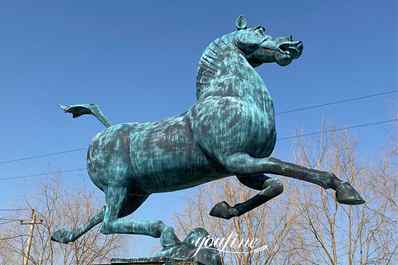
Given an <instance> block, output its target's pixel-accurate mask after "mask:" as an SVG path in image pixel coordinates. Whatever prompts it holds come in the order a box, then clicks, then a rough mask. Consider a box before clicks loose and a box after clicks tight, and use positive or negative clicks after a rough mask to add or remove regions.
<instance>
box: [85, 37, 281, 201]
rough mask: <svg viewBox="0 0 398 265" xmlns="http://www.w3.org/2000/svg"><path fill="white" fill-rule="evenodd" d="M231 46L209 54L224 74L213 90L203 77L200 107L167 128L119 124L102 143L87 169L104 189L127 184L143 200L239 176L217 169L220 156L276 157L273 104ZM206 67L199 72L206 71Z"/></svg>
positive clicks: (164, 124) (223, 41)
mask: <svg viewBox="0 0 398 265" xmlns="http://www.w3.org/2000/svg"><path fill="white" fill-rule="evenodd" d="M229 38H231V34H227V35H225V36H223V37H222V38H220V39H217V40H215V41H214V42H213V43H211V44H210V45H209V46H208V48H207V49H206V50H205V52H204V56H206V54H208V53H209V52H210V51H211V52H212V53H213V56H214V57H212V58H213V65H214V64H217V67H215V68H217V69H216V70H218V71H217V72H216V73H215V74H214V75H213V76H212V78H209V77H208V78H207V79H206V81H207V83H206V84H201V81H202V80H200V75H199V82H198V84H197V86H198V87H200V86H201V87H200V88H199V89H198V90H200V92H199V93H198V101H197V102H196V104H195V105H194V106H193V107H192V108H191V109H190V110H189V111H187V112H185V113H184V114H182V115H179V116H176V117H172V118H168V119H165V120H163V121H159V122H147V123H123V124H117V125H114V126H111V127H109V128H107V129H106V130H105V131H103V132H101V133H99V134H97V135H96V136H95V138H94V139H93V142H92V144H91V145H90V147H89V151H88V156H87V161H88V172H89V175H90V177H91V179H92V181H93V182H94V183H95V184H96V185H97V186H98V187H99V188H101V189H102V190H103V189H104V188H106V186H108V185H115V184H119V185H125V186H128V187H129V190H130V191H131V192H132V193H142V194H149V193H155V192H168V191H174V190H179V189H185V188H189V187H192V186H196V185H199V184H203V183H206V182H209V181H212V180H215V179H219V178H222V177H226V176H228V175H231V174H233V172H228V170H226V169H225V168H224V167H223V166H222V165H221V163H220V162H219V161H217V157H218V155H219V154H226V153H235V152H245V153H249V154H251V155H253V156H255V157H267V156H269V155H270V154H271V152H272V150H273V148H274V145H275V141H276V133H275V120H274V109H273V104H272V99H271V97H270V96H269V92H268V90H267V89H266V87H265V85H264V82H263V80H262V79H261V77H260V76H259V75H258V74H257V72H256V71H255V70H254V68H253V67H252V66H251V65H250V64H249V63H247V61H246V59H245V58H244V57H243V56H242V55H241V52H240V51H239V50H238V49H236V48H235V47H233V46H231V45H228V44H227V43H230V42H228V41H227V39H229ZM204 60H205V59H204V58H203V57H202V60H201V62H200V63H199V69H198V72H201V71H202V70H203V67H206V66H203V61H204ZM229 65H237V67H233V68H231V67H228V66H229ZM224 68H225V70H223V69H224ZM202 82H203V81H202ZM221 88H225V89H221Z"/></svg>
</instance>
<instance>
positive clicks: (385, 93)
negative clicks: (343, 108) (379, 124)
mask: <svg viewBox="0 0 398 265" xmlns="http://www.w3.org/2000/svg"><path fill="white" fill-rule="evenodd" d="M395 93H398V90H396V89H395V90H390V91H384V92H380V93H375V94H370V95H365V96H360V97H353V98H345V99H341V100H336V101H331V102H327V103H322V104H315V105H309V106H304V107H298V108H293V109H290V110H285V111H281V112H278V113H276V115H284V114H288V113H292V112H300V111H307V110H312V109H319V108H323V107H327V106H332V105H338V104H343V103H349V102H355V101H360V100H364V99H368V98H374V97H379V96H386V95H391V94H395Z"/></svg>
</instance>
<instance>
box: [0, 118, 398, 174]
mask: <svg viewBox="0 0 398 265" xmlns="http://www.w3.org/2000/svg"><path fill="white" fill-rule="evenodd" d="M393 122H398V118H397V119H390V120H383V121H375V122H367V123H360V124H355V125H351V126H347V127H341V128H335V129H329V130H324V131H314V132H309V133H304V134H299V135H292V136H285V137H280V138H279V139H278V141H286V140H291V139H296V138H301V137H308V136H315V135H320V134H322V133H331V132H339V131H344V130H350V129H355V128H364V127H371V126H378V125H383V124H390V123H393ZM84 170H86V169H85V168H75V169H68V170H61V171H57V172H55V173H70V172H81V171H84ZM49 174H50V172H47V173H40V174H32V175H25V176H17V177H8V178H0V181H1V180H14V179H22V178H31V177H37V176H46V175H49Z"/></svg>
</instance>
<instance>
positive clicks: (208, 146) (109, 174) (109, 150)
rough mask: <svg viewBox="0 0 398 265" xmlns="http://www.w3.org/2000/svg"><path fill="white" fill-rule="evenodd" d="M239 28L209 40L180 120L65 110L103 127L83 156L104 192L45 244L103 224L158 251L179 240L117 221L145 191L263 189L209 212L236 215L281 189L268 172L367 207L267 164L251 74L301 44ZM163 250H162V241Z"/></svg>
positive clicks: (261, 93)
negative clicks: (87, 216) (232, 184)
mask: <svg viewBox="0 0 398 265" xmlns="http://www.w3.org/2000/svg"><path fill="white" fill-rule="evenodd" d="M236 28H237V30H236V31H234V32H232V33H229V34H226V35H224V36H222V37H221V38H218V39H216V40H215V41H213V42H211V43H210V44H209V46H208V47H207V48H206V50H205V52H204V53H203V55H202V57H201V59H200V62H199V67H198V75H197V80H196V97H197V101H196V102H195V104H194V105H193V106H192V107H191V108H190V109H189V110H188V111H187V112H185V113H183V114H181V115H179V116H175V117H172V118H169V119H165V120H162V121H159V122H147V123H122V124H117V125H113V126H112V125H111V124H110V122H109V121H108V119H107V118H106V117H105V116H104V115H103V114H102V112H101V111H100V109H99V108H98V106H96V105H95V104H79V105H72V106H62V108H63V109H64V111H65V112H70V113H72V114H73V117H79V116H81V115H84V114H92V115H94V116H96V117H97V118H98V119H99V120H100V121H101V122H102V123H103V124H104V125H105V126H106V127H108V128H107V129H105V130H104V131H102V132H101V133H99V134H97V135H96V136H95V137H94V139H93V141H92V143H91V145H90V147H89V150H88V154H87V164H88V166H87V168H88V173H89V175H90V177H91V180H92V181H93V183H94V184H95V185H96V186H98V187H99V188H100V189H101V190H102V191H103V192H104V193H105V199H106V205H105V207H104V209H103V210H102V211H100V212H99V213H98V214H97V215H95V216H94V217H93V218H92V219H91V220H90V221H89V222H88V223H87V224H83V225H81V226H79V227H78V228H77V229H75V230H66V229H61V230H58V231H56V232H55V233H54V234H53V236H52V240H55V241H58V242H63V243H67V242H71V241H74V240H76V239H77V238H78V237H79V236H81V235H82V234H84V233H85V232H87V231H88V230H89V229H91V228H92V227H94V226H95V225H97V224H99V223H101V222H102V227H101V232H102V233H104V234H115V233H122V234H142V235H149V236H152V237H161V242H163V243H164V247H168V246H171V245H175V244H177V242H178V239H177V237H176V236H175V235H174V233H172V229H171V228H170V227H168V226H166V225H165V224H164V223H163V222H161V221H146V222H140V221H136V220H127V219H123V218H122V217H124V216H127V215H129V214H130V213H132V212H134V211H135V210H136V209H137V208H138V207H139V206H140V205H141V204H142V203H143V202H144V201H145V199H146V198H147V197H148V196H149V195H150V194H151V193H156V192H169V191H175V190H180V189H185V188H189V187H193V186H196V185H199V184H202V183H206V182H209V181H213V180H216V179H219V178H223V177H226V176H231V175H235V176H237V178H238V180H239V181H240V182H241V183H242V184H244V185H245V186H247V187H250V188H252V189H256V190H259V191H260V192H259V193H258V194H257V195H255V196H253V197H252V198H250V199H248V200H247V201H245V202H242V203H238V204H236V205H234V206H230V205H228V203H226V202H220V203H218V204H216V205H215V206H214V207H213V209H212V210H211V212H210V215H212V216H214V217H219V218H225V219H229V218H232V217H237V216H240V215H242V214H244V213H246V212H248V211H250V210H252V209H254V208H256V207H258V206H260V205H261V204H263V203H265V202H267V201H269V200H270V199H272V198H274V197H276V196H278V195H279V194H281V193H282V191H283V185H282V183H281V182H280V181H279V180H277V179H275V178H270V177H268V176H267V175H265V174H276V175H282V176H287V177H292V178H296V179H300V180H303V181H307V182H310V183H313V184H317V185H319V186H321V187H323V188H325V189H333V190H335V191H336V199H337V201H338V202H340V203H344V204H351V205H353V204H362V203H364V200H363V199H362V198H361V196H360V195H359V193H358V192H357V191H355V189H354V188H353V187H352V186H351V185H350V184H349V183H348V182H343V181H342V180H340V179H339V178H337V177H336V176H335V175H334V174H333V173H331V172H325V171H320V170H315V169H311V168H306V167H302V166H299V165H295V164H293V163H289V162H284V161H282V160H279V159H276V158H273V157H271V153H272V151H273V149H274V147H275V143H276V130H275V112H274V107H273V102H272V98H271V96H270V95H269V92H268V90H267V88H266V86H265V84H264V82H263V80H262V78H261V77H260V76H259V75H258V73H257V72H256V71H255V67H257V66H259V65H261V64H262V63H272V62H276V63H277V64H279V65H281V66H286V65H288V64H290V63H291V62H292V61H293V60H294V59H297V58H299V57H300V56H301V53H302V50H303V44H302V42H301V41H294V40H293V37H279V38H275V39H273V38H272V37H271V36H268V35H266V34H265V29H264V28H263V27H261V26H257V27H254V28H248V27H247V24H246V20H245V19H244V18H242V17H239V18H238V20H237V23H236ZM163 243H162V244H163Z"/></svg>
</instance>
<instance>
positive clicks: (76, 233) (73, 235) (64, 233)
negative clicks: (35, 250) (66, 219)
mask: <svg viewBox="0 0 398 265" xmlns="http://www.w3.org/2000/svg"><path fill="white" fill-rule="evenodd" d="M103 218H104V209H102V210H101V211H100V212H98V213H97V214H96V215H95V216H93V217H92V218H91V219H90V220H89V221H88V223H86V224H82V225H80V226H79V227H77V228H76V229H74V230H69V229H59V230H57V231H55V232H54V233H53V234H52V235H51V240H52V241H56V242H59V243H64V244H66V243H69V242H73V241H75V240H76V239H78V238H79V237H80V236H82V235H83V234H85V233H86V232H88V231H89V230H90V229H91V228H93V227H94V226H96V225H98V224H99V223H101V222H102V220H103Z"/></svg>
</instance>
